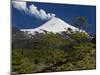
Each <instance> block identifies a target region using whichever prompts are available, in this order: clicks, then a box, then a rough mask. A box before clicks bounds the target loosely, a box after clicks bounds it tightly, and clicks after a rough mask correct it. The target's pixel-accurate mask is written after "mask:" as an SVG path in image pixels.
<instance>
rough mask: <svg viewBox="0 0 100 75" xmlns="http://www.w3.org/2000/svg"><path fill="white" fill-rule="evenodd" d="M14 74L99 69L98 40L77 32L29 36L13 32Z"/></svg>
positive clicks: (16, 31) (69, 30)
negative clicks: (97, 64)
mask: <svg viewBox="0 0 100 75" xmlns="http://www.w3.org/2000/svg"><path fill="white" fill-rule="evenodd" d="M12 32H13V33H12V72H13V73H18V74H19V73H20V74H22V73H39V72H53V71H54V72H55V71H73V70H85V69H95V68H96V44H95V37H92V36H91V35H89V34H87V33H85V32H80V31H76V32H73V31H72V30H71V29H70V28H69V29H68V30H66V31H64V32H62V33H56V34H54V33H52V32H48V33H45V34H43V33H38V32H36V34H35V35H27V33H25V32H21V31H20V30H18V29H15V28H13V31H12Z"/></svg>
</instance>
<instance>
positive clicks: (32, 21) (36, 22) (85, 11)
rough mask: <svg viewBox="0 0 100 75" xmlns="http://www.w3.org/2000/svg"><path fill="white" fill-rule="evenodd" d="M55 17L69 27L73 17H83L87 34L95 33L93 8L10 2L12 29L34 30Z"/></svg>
mask: <svg viewBox="0 0 100 75" xmlns="http://www.w3.org/2000/svg"><path fill="white" fill-rule="evenodd" d="M55 16H56V17H58V18H61V19H62V20H64V21H65V22H67V23H69V24H71V25H73V18H74V17H76V16H84V17H85V18H86V19H87V21H88V23H89V25H88V32H89V33H95V31H96V7H95V6H86V5H70V4H55V3H43V2H42V3H40V2H18V1H12V26H14V27H17V28H36V27H38V26H40V25H42V24H44V23H45V22H46V21H48V20H49V19H51V18H53V17H55Z"/></svg>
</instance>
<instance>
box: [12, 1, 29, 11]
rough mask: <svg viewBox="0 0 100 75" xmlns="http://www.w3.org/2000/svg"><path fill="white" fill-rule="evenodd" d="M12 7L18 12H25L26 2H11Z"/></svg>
mask: <svg viewBox="0 0 100 75" xmlns="http://www.w3.org/2000/svg"><path fill="white" fill-rule="evenodd" d="M12 4H13V6H14V7H15V8H16V9H19V10H27V5H26V2H20V1H12Z"/></svg>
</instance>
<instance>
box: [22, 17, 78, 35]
mask: <svg viewBox="0 0 100 75" xmlns="http://www.w3.org/2000/svg"><path fill="white" fill-rule="evenodd" d="M68 28H71V29H72V30H73V31H76V30H78V28H76V27H74V26H71V25H69V24H68V23H66V22H64V21H63V20H61V19H60V18H57V17H54V18H52V19H51V20H49V21H48V22H46V23H45V24H43V25H41V26H40V27H37V28H34V29H21V31H24V32H25V31H27V32H28V33H29V34H35V32H38V33H44V31H45V32H53V33H60V32H62V31H66V30H67V29H68Z"/></svg>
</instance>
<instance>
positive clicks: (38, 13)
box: [12, 1, 56, 20]
mask: <svg viewBox="0 0 100 75" xmlns="http://www.w3.org/2000/svg"><path fill="white" fill-rule="evenodd" d="M12 4H13V6H14V7H15V8H16V9H18V10H23V11H25V12H27V13H28V14H30V15H32V16H35V17H36V18H38V19H41V20H49V19H51V18H53V17H55V16H56V15H55V14H53V13H46V11H45V10H43V9H40V10H38V8H37V6H35V5H34V4H32V5H30V6H29V8H28V7H27V3H26V2H19V1H12Z"/></svg>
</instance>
